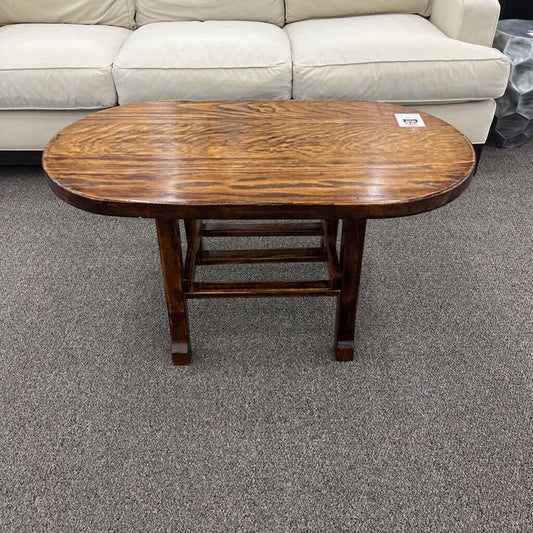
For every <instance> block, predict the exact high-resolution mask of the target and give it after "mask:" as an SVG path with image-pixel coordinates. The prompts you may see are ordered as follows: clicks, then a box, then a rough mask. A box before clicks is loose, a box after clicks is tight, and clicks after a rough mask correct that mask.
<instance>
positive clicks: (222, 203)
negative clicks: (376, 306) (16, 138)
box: [44, 101, 475, 364]
mask: <svg viewBox="0 0 533 533" xmlns="http://www.w3.org/2000/svg"><path fill="white" fill-rule="evenodd" d="M410 112H413V111H410V110H408V109H406V108H404V107H399V106H395V105H391V104H383V103H370V102H345V101H343V102H341V101H318V102H313V101H280V102H266V101H251V102H147V103H137V104H130V105H125V106H120V107H115V108H112V109H108V110H105V111H100V112H98V113H95V114H93V115H90V116H87V117H85V118H82V119H81V120H79V121H78V122H76V123H74V124H72V125H70V126H68V127H66V128H65V129H64V130H62V131H61V132H60V133H59V134H58V135H56V137H54V139H53V140H52V141H51V142H50V144H49V145H48V147H47V149H46V151H45V154H44V169H45V171H46V173H47V174H48V177H49V181H50V185H51V187H52V189H53V191H54V192H55V193H56V194H57V195H58V196H59V197H60V198H61V199H63V200H64V201H66V202H68V203H69V204H72V205H74V206H76V207H78V208H80V209H84V210H86V211H92V212H94V213H100V214H103V215H118V216H130V217H149V218H154V219H155V220H156V225H157V235H158V238H159V249H160V254H161V265H162V271H163V279H164V284H165V290H166V298H167V304H168V315H169V321H170V336H171V344H172V359H173V362H174V363H175V364H188V363H189V362H190V354H191V350H190V342H189V329H188V323H187V306H186V300H187V299H189V298H220V297H222V298H226V297H258V296H335V297H337V299H338V310H337V329H336V346H335V351H336V358H337V359H338V360H339V361H346V360H351V359H352V358H353V353H354V329H355V316H356V311H357V299H358V292H359V279H360V273H361V264H362V257H363V242H364V236H365V227H366V220H367V219H368V218H382V217H398V216H405V215H414V214H416V213H421V212H424V211H429V210H431V209H435V208H437V207H440V206H442V205H444V204H446V203H448V202H450V201H452V200H453V199H454V198H456V197H457V196H459V195H460V194H461V192H462V191H463V190H464V189H465V188H466V187H467V185H468V183H469V180H470V177H471V176H472V174H473V172H474V167H475V155H474V150H473V148H472V145H471V144H470V142H469V141H468V139H467V138H466V137H465V136H464V135H462V134H461V133H459V132H458V131H457V130H456V129H454V128H453V127H452V126H450V125H448V124H446V123H445V122H443V121H441V120H439V119H437V118H435V117H432V116H430V115H426V114H423V113H421V114H420V115H421V119H422V122H421V121H419V120H418V121H417V120H416V119H415V121H414V122H413V120H412V117H411V118H409V117H398V116H397V115H398V114H405V113H410ZM414 113H416V112H414ZM401 126H402V127H401ZM413 126H414V127H413ZM179 219H183V220H184V221H185V228H186V233H187V253H186V258H185V261H183V259H182V252H181V240H180V230H179V224H178V223H177V221H178V220H179ZM246 219H248V220H251V219H260V220H265V219H268V220H274V221H276V220H278V221H279V220H284V219H295V220H298V219H305V220H307V221H306V222H295V221H293V222H285V223H283V222H268V223H267V222H259V223H258V222H255V223H251V222H239V223H235V222H228V220H246ZM313 219H315V220H316V219H318V222H317V221H312V220H313ZM341 219H342V221H343V222H342V239H341V255H340V261H339V260H338V258H337V248H336V242H337V228H338V221H339V220H341ZM205 220H226V222H212V221H211V222H204V221H205ZM264 235H267V236H278V235H279V236H285V235H317V236H320V237H321V241H320V245H319V246H317V247H314V248H291V249H287V248H282V249H270V250H264V249H260V250H240V251H239V250H237V251H228V250H225V251H213V250H204V248H203V246H202V242H203V240H204V239H205V238H207V237H214V236H216V237H226V236H264ZM316 261H324V262H327V263H328V264H329V270H330V276H329V279H326V280H310V281H294V282H290V281H272V282H243V283H237V282H230V283H224V282H217V283H214V282H213V283H207V282H196V281H195V277H194V276H195V268H196V265H215V264H243V263H278V262H316Z"/></svg>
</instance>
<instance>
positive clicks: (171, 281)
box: [156, 219, 191, 365]
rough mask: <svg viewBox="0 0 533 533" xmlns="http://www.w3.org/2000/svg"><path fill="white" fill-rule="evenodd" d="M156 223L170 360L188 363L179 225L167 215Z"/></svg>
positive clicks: (189, 349)
mask: <svg viewBox="0 0 533 533" xmlns="http://www.w3.org/2000/svg"><path fill="white" fill-rule="evenodd" d="M156 227H157V237H158V240H159V254H160V257H161V270H162V273H163V281H164V284H165V294H166V298H167V309H168V320H169V324H170V341H171V354H172V361H173V363H174V364H175V365H188V364H189V363H190V361H191V347H190V341H189V322H188V319H187V304H186V302H185V298H184V294H183V287H182V273H183V260H182V257H181V240H180V229H179V225H178V224H177V223H176V221H175V220H169V219H158V220H156Z"/></svg>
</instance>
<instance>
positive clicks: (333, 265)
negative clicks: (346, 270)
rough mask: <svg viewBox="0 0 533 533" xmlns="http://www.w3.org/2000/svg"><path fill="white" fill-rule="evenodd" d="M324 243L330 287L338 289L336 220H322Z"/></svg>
mask: <svg viewBox="0 0 533 533" xmlns="http://www.w3.org/2000/svg"><path fill="white" fill-rule="evenodd" d="M322 224H323V226H324V245H325V247H326V252H327V256H328V263H329V277H330V287H331V288H332V289H340V284H341V277H342V272H341V269H340V265H339V261H338V258H337V228H338V224H339V221H338V220H323V221H322Z"/></svg>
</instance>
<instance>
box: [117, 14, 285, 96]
mask: <svg viewBox="0 0 533 533" xmlns="http://www.w3.org/2000/svg"><path fill="white" fill-rule="evenodd" d="M291 67H292V64H291V51H290V44H289V40H288V38H287V35H286V34H285V33H284V31H283V30H282V29H281V28H278V27H277V26H274V25H273V24H266V23H262V22H244V21H209V22H158V23H153V24H148V25H146V26H143V27H142V28H140V29H138V30H137V31H135V32H134V33H133V35H132V36H131V37H130V38H129V39H128V40H127V41H126V44H125V45H124V47H123V48H122V50H121V51H120V54H119V55H118V57H117V59H116V61H115V66H114V68H113V76H114V78H115V84H116V87H117V92H118V97H119V102H120V103H121V104H126V103H130V102H137V101H143V100H165V99H169V100H170V99H192V100H211V99H233V100H243V99H287V98H290V97H291V75H292V73H291Z"/></svg>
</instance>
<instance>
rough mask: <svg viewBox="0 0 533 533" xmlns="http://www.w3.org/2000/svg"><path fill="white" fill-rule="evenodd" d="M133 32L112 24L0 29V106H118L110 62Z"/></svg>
mask: <svg viewBox="0 0 533 533" xmlns="http://www.w3.org/2000/svg"><path fill="white" fill-rule="evenodd" d="M130 33H131V31H130V30H127V29H125V28H118V27H114V26H85V25H77V24H14V25H10V26H3V27H1V28H0V109H101V108H104V107H110V106H113V105H116V104H117V95H116V90H115V85H114V83H113V76H112V72H111V69H112V65H113V61H114V59H115V57H116V56H117V54H118V51H119V50H120V47H121V46H122V44H123V43H124V41H125V40H126V39H127V37H128V36H129V35H130Z"/></svg>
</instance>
